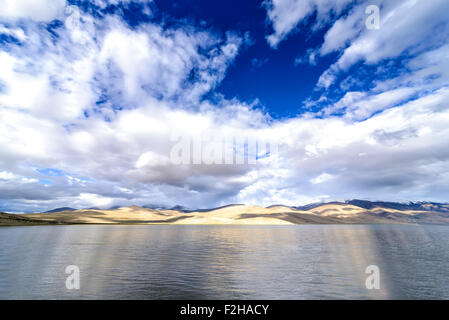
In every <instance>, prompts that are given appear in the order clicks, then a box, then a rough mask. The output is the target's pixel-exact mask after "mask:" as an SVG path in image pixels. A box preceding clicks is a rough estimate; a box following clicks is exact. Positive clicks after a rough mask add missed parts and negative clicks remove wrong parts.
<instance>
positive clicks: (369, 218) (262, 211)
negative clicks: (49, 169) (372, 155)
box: [0, 199, 449, 225]
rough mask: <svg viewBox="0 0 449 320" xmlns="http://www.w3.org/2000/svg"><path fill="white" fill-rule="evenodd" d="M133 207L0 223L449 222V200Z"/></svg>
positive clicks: (65, 210) (39, 215)
mask: <svg viewBox="0 0 449 320" xmlns="http://www.w3.org/2000/svg"><path fill="white" fill-rule="evenodd" d="M155 207H156V206H152V208H146V207H139V206H128V207H119V208H116V209H109V210H100V209H96V210H92V209H83V210H76V211H74V210H75V209H73V208H69V207H64V208H58V209H53V210H50V211H48V212H46V213H34V214H18V215H11V214H9V215H7V214H3V216H2V217H0V218H1V219H0V225H11V224H30V223H34V224H39V223H41V224H49V223H50V224H51V223H52V224H73V223H75V224H90V223H95V224H103V223H108V224H159V223H164V224H246V225H248V224H249V225H250V224H268V225H272V224H391V223H400V224H448V225H449V204H447V203H433V202H409V203H399V202H388V201H367V200H359V199H353V200H347V201H345V202H326V203H312V204H309V205H305V206H298V207H293V206H285V205H282V204H279V205H272V206H269V207H266V208H265V207H261V206H250V205H244V204H229V205H226V206H221V207H218V208H213V209H197V210H190V209H187V208H185V207H183V206H174V207H171V208H170V210H168V209H167V208H155Z"/></svg>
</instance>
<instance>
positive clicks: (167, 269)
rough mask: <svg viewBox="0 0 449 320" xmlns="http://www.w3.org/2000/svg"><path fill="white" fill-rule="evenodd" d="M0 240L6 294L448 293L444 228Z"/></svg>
mask: <svg viewBox="0 0 449 320" xmlns="http://www.w3.org/2000/svg"><path fill="white" fill-rule="evenodd" d="M0 244H1V247H0V298H1V299H449V227H448V226H404V225H371V226H369V225H294V226H178V225H158V226H155V225H152V226H137V225H134V226H133V225H121V226H119V225H116V226H106V225H88V226H36V227H30V226H28V227H2V228H0ZM68 265H76V266H78V267H79V269H80V289H79V290H68V289H67V288H66V285H65V282H66V277H67V276H68V275H67V274H66V273H65V268H66V266H68ZM368 265H376V266H378V267H379V270H380V289H379V290H368V289H367V288H366V285H365V281H366V278H367V277H368V276H369V275H368V274H365V269H366V267H367V266H368Z"/></svg>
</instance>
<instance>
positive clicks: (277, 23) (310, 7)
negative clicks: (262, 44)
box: [264, 0, 353, 48]
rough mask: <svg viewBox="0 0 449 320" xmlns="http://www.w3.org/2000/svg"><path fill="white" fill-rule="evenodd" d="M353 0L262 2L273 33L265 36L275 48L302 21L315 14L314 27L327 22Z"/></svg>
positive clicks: (272, 0)
mask: <svg viewBox="0 0 449 320" xmlns="http://www.w3.org/2000/svg"><path fill="white" fill-rule="evenodd" d="M352 1H353V0H268V1H265V2H264V6H265V8H266V9H267V16H268V19H269V21H270V22H271V24H272V27H273V30H274V33H273V34H270V35H269V36H267V41H268V43H269V44H270V45H271V46H272V47H273V48H276V47H277V46H278V44H279V43H280V42H281V41H282V40H283V39H284V38H285V37H286V36H287V35H288V34H289V33H290V32H292V31H293V30H294V29H295V27H296V26H297V25H298V24H300V23H301V22H302V21H304V20H305V19H307V18H308V17H309V16H311V15H312V14H314V13H316V14H317V22H316V25H315V28H321V27H323V25H324V24H326V23H328V22H329V19H330V17H331V16H332V14H337V15H339V14H340V13H341V11H342V10H343V9H344V8H345V7H346V5H348V3H350V2H352Z"/></svg>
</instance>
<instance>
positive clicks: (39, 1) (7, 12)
mask: <svg viewBox="0 0 449 320" xmlns="http://www.w3.org/2000/svg"><path fill="white" fill-rule="evenodd" d="M65 5H66V0H53V1H47V0H3V1H2V2H1V4H0V17H2V18H6V19H7V18H13V19H16V18H30V19H33V20H35V21H51V20H53V19H56V18H58V17H60V16H61V15H62V14H63V11H64V8H65Z"/></svg>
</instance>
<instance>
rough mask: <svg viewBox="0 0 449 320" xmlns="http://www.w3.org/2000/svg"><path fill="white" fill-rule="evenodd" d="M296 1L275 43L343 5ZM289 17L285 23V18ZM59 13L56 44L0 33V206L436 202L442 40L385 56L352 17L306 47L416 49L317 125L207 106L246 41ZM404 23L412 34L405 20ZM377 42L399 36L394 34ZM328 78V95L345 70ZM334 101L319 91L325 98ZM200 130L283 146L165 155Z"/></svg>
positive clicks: (442, 149)
mask: <svg viewBox="0 0 449 320" xmlns="http://www.w3.org/2000/svg"><path fill="white" fill-rule="evenodd" d="M292 3H293V5H295V6H296V7H295V8H296V9H295V10H288V8H287V7H285V8H284V7H283V4H282V3H281V2H278V1H274V2H273V7H271V9H269V12H271V13H272V16H271V18H272V20H273V26H274V29H275V33H274V34H273V35H272V38H271V39H272V41H273V45H277V44H278V43H279V41H281V39H283V38H284V37H285V36H286V35H287V34H288V33H289V32H291V31H292V30H293V29H294V28H295V26H296V25H297V24H298V22H300V20H298V17H299V16H303V17H307V16H310V15H311V14H313V13H314V12H316V13H317V14H318V17H319V18H318V23H317V26H316V28H321V27H323V25H324V24H332V21H331V20H329V19H327V18H326V14H327V13H328V12H335V13H336V14H337V13H338V12H342V8H344V5H343V4H339V3H338V4H337V2H335V1H309V2H307V3H308V4H309V6H310V8H309V7H307V6H306V7H303V6H305V5H306V4H305V2H304V3H303V4H299V3H297V2H292ZM428 3H430V2H428ZM346 4H347V2H346ZM436 4H441V2H438V3H436ZM424 6H426V5H424ZM425 8H427V9H428V11H429V12H430V11H431V12H435V10H436V9H432V10H430V9H429V8H428V7H425ZM425 8H423V9H425ZM281 9H282V10H281ZM387 9H388V8H387ZM440 9H441V8H440ZM270 10H271V11H270ZM354 10H357V9H356V8H355V9H354ZM398 10H399V9H398ZM401 10H405V9H401ZM290 11H292V12H293V13H294V16H292V17H290V18H289V19H287V20H282V18H281V17H282V16H283V15H284V14H288V13H289V12H290ZM387 12H388V11H387ZM397 12H403V11H397ZM404 12H405V11H404ZM407 12H408V11H407ZM293 13H292V14H293ZM438 17H439V18H438V19H440V16H438ZM8 19H10V18H8ZM64 19H65V21H64V22H65V23H64V24H63V26H61V27H58V28H56V29H55V30H53V32H54V33H56V34H57V36H53V35H51V33H49V32H48V31H47V30H46V28H45V26H42V24H40V23H35V22H33V21H29V20H27V21H26V23H20V26H19V24H14V23H13V22H11V21H9V22H8V24H5V26H4V28H3V29H1V30H2V32H4V33H8V34H11V35H13V36H15V37H18V38H20V39H19V40H20V41H22V42H23V43H22V44H21V45H20V46H19V45H14V44H11V45H7V47H6V46H5V47H2V48H0V68H1V70H2V72H1V73H0V82H1V84H2V86H1V91H0V119H2V121H1V124H0V168H1V171H0V209H2V210H3V209H4V208H7V209H9V210H15V211H21V210H23V211H25V210H26V211H34V210H44V209H50V208H52V207H58V206H73V207H96V206H100V207H108V206H113V205H130V204H138V205H145V204H164V205H175V204H182V205H186V206H191V207H212V206H215V205H221V204H227V203H230V202H245V203H253V204H262V205H270V204H275V203H284V204H287V205H300V204H303V203H307V202H315V201H320V200H323V199H334V200H343V199H345V198H356V197H366V196H367V195H369V196H372V195H375V197H377V198H378V199H382V200H443V199H446V198H445V197H446V195H447V192H448V191H449V188H448V185H449V184H448V183H447V179H448V177H447V175H445V174H442V172H443V173H444V172H447V168H449V152H448V151H447V150H449V146H448V142H447V141H448V139H447V137H448V136H449V129H448V128H449V126H448V123H449V106H448V104H447V101H449V91H448V89H447V80H448V78H449V74H448V71H447V70H449V68H448V66H447V63H448V62H447V61H449V59H446V58H447V57H448V53H449V49H448V48H449V47H448V46H447V45H443V46H441V45H440V46H438V45H436V44H438V43H440V42H438V41H437V40H432V41H430V42H431V43H432V44H435V45H433V46H432V48H430V47H423V45H422V44H418V47H414V48H412V49H410V48H409V47H410V45H408V44H407V43H411V42H408V41H409V40H407V39H404V40H403V43H402V44H400V45H399V47H398V48H396V49H392V48H384V47H383V46H382V45H381V43H382V41H386V40H385V39H387V38H384V39H383V38H382V37H381V36H379V35H375V34H370V35H368V34H366V35H365V34H364V33H360V34H358V33H357V32H353V31H354V30H355V29H356V28H357V27H356V26H357V23H356V22H354V21H349V20H351V19H352V18H350V15H348V16H346V17H343V18H342V19H343V20H341V21H340V20H337V22H335V23H333V26H332V27H331V29H330V30H333V31H329V32H328V33H327V35H326V36H325V39H324V44H323V46H322V47H321V48H320V49H319V50H313V51H310V52H309V55H308V56H307V59H312V57H311V54H312V53H314V54H315V53H316V54H318V53H319V54H321V55H325V54H328V53H330V52H333V51H338V52H340V53H341V56H339V59H347V58H346V57H345V54H346V50H348V49H349V48H350V47H351V46H352V45H351V44H350V43H349V42H348V41H347V40H348V39H349V40H353V42H352V43H353V44H355V43H358V41H359V40H360V39H363V37H367V39H368V40H369V42H370V43H372V44H373V47H376V48H378V49H379V50H380V51H379V52H375V53H374V56H368V54H367V56H366V57H365V56H363V54H357V55H356V56H357V59H359V60H362V61H367V62H370V63H371V62H372V63H373V64H375V62H376V61H379V59H384V58H386V57H389V56H390V55H395V54H397V53H399V54H400V53H402V51H403V50H404V48H409V50H415V54H414V55H413V56H411V57H410V58H409V59H408V60H407V61H406V63H405V65H404V70H403V71H401V72H399V74H395V75H394V76H391V77H385V78H383V79H382V80H377V81H374V82H373V83H372V86H371V87H370V89H369V90H361V89H360V90H358V89H354V90H352V91H351V92H347V93H346V94H345V95H344V96H343V97H342V99H340V100H338V101H336V102H335V103H332V104H330V105H328V106H327V108H325V109H324V110H323V112H322V113H321V114H320V116H321V117H313V115H310V114H307V115H302V116H298V117H295V118H290V119H283V120H273V119H271V118H270V117H269V115H267V114H264V113H263V112H261V111H260V110H259V109H256V108H254V104H248V103H243V102H241V101H238V100H237V99H234V100H226V99H223V98H221V99H220V98H219V97H215V99H214V102H211V101H208V100H205V99H203V98H204V95H205V94H206V93H208V92H211V91H212V90H213V89H214V88H215V87H216V86H217V85H218V84H219V83H220V81H221V80H222V79H223V78H224V76H225V75H226V71H227V68H228V66H229V65H230V64H231V63H232V61H233V60H234V59H235V57H236V56H237V55H238V52H239V48H240V47H241V45H242V42H243V41H244V39H242V37H241V36H239V35H237V34H234V33H227V34H226V35H225V36H220V35H217V34H213V33H212V32H210V31H205V30H197V29H195V28H193V27H191V26H185V25H180V26H178V27H176V28H165V29H164V28H162V27H161V26H158V25H155V24H142V25H139V26H137V27H135V28H130V27H128V26H127V25H126V23H125V22H124V21H122V19H121V18H120V17H118V16H115V15H112V16H111V15H109V16H108V15H106V16H105V17H103V18H102V19H97V18H94V17H93V16H91V15H89V14H86V13H83V12H80V11H79V10H78V9H77V8H76V7H71V8H70V9H68V10H67V11H66V13H65V15H64ZM299 19H300V18H299ZM336 19H338V18H336ZM289 21H290V22H289ZM338 21H340V22H338ZM419 21H420V20H418V22H417V23H418V25H420V26H422V24H420V23H419ZM287 22H289V23H287ZM284 23H285V25H283V24H284ZM383 23H384V25H383V26H385V25H386V24H387V23H389V22H388V21H387V22H385V21H384V22H383ZM403 23H404V24H405V25H408V26H410V21H408V22H407V21H405V22H403ZM6 25H7V27H6ZM397 28H402V25H401V24H399V25H397ZM19 30H22V32H23V34H22V32H21V31H19ZM426 30H427V31H429V30H428V29H426ZM403 32H404V31H403ZM385 33H390V35H391V36H392V37H393V35H394V37H393V39H396V40H397V38H398V37H399V34H396V33H395V31H394V30H390V31H385ZM407 34H408V33H407ZM424 34H427V33H426V32H424V31H423V32H422V33H419V35H421V36H423V35H424ZM18 35H19V36H18ZM20 35H21V36H20ZM436 36H437V35H436ZM336 37H340V38H336ZM442 37H443V36H442V35H441V38H442ZM381 38H382V39H381ZM368 40H367V41H368ZM381 40H382V41H381ZM360 41H361V40H360ZM379 41H380V42H379ZM398 41H399V40H398ZM401 41H402V40H401ZM394 45H395V44H394V42H393V44H391V46H394ZM384 46H388V45H386V42H384ZM429 46H431V44H429ZM6 49H7V50H6ZM351 50H355V49H351ZM362 51H363V50H362ZM362 51H360V52H362ZM348 54H349V53H348ZM357 59H355V58H354V59H350V60H351V61H354V63H355V61H357ZM347 61H349V60H347ZM342 65H343V64H342ZM349 65H350V64H348V65H347V66H348V67H349ZM385 67H386V68H388V66H385ZM330 70H331V71H329V73H328V75H329V78H328V80H327V81H329V85H327V87H330V84H331V82H332V81H336V80H337V79H338V78H339V76H340V72H343V68H341V69H332V68H331V69H330ZM379 72H386V71H385V70H382V69H379ZM354 77H356V75H354ZM354 79H355V80H354V81H353V82H356V81H357V80H358V78H354ZM426 79H427V80H426ZM347 82H349V80H348V81H347ZM411 98H413V99H415V100H411ZM329 101H331V100H330V99H329V98H327V97H326V96H324V95H322V96H321V98H320V100H319V102H320V103H327V102H329ZM309 102H310V101H309ZM256 103H257V102H255V104H256ZM310 103H312V102H310ZM336 114H341V115H342V116H340V117H337V116H336ZM196 135H197V136H198V135H199V136H202V137H212V138H216V140H217V141H218V140H220V139H221V138H222V137H236V138H242V137H243V138H245V137H246V138H255V137H256V138H258V139H259V140H262V141H272V140H274V141H275V142H278V144H279V146H278V152H277V153H275V154H272V155H270V157H267V158H264V159H262V160H260V161H258V162H257V164H256V165H174V164H173V163H171V162H170V161H168V159H169V157H170V150H171V147H172V146H173V145H174V144H175V143H176V139H175V140H174V139H173V137H174V136H175V137H192V136H196ZM212 140H213V139H212ZM45 168H54V169H58V170H57V171H55V173H53V174H49V173H48V172H47V171H45V170H41V169H45ZM46 172H47V173H46Z"/></svg>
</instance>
